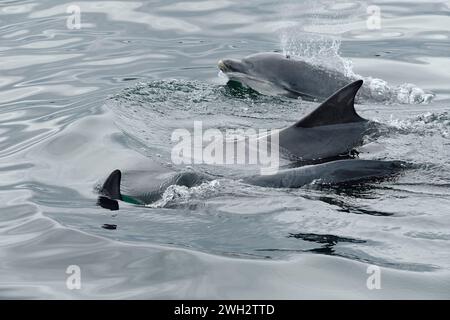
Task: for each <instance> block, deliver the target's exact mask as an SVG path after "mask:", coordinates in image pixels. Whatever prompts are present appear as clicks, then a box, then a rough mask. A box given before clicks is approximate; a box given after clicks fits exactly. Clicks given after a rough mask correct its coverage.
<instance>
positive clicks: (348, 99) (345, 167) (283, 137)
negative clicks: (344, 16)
mask: <svg viewBox="0 0 450 320" xmlns="http://www.w3.org/2000/svg"><path fill="white" fill-rule="evenodd" d="M361 85H362V80H359V81H355V82H353V83H351V84H349V85H347V86H345V87H344V88H342V89H340V90H339V91H337V92H336V93H335V94H333V95H332V96H331V97H330V98H328V99H327V100H326V101H325V102H323V103H322V104H321V105H320V106H319V107H317V108H316V109H315V110H314V111H312V112H311V113H309V114H308V115H307V116H305V117H304V118H302V119H301V120H299V121H298V122H296V123H295V124H293V125H292V126H289V127H287V128H284V129H281V130H280V131H278V135H279V149H280V155H282V156H284V157H287V158H289V159H291V160H295V161H298V160H300V162H301V161H305V160H321V162H322V161H323V159H327V158H332V157H336V156H339V155H341V154H345V153H349V152H350V151H351V150H353V148H355V147H357V146H359V145H361V143H362V139H363V137H364V135H365V133H366V131H367V128H368V123H369V122H368V121H367V120H366V119H363V118H361V117H360V116H359V115H358V114H357V113H356V111H355V108H354V100H355V95H356V93H357V91H358V89H359V88H360V87H361ZM403 167H404V166H403V164H402V163H401V162H397V161H377V160H355V159H350V160H337V161H330V162H325V163H321V164H315V165H308V166H302V167H294V168H290V169H283V170H280V171H278V172H277V173H275V174H272V175H257V174H243V175H242V176H241V177H240V179H241V180H242V181H243V182H244V183H248V184H252V185H258V186H264V187H273V188H298V187H301V186H304V185H306V184H309V183H311V182H313V181H319V182H321V183H326V184H334V183H346V182H354V181H360V180H366V179H378V178H384V177H389V176H392V175H393V174H395V173H396V172H398V171H399V170H400V169H401V168H403ZM213 179H217V177H215V176H213V175H211V174H205V173H202V172H197V171H194V170H187V169H183V170H181V171H176V170H174V169H171V168H167V167H164V166H162V165H159V164H154V165H153V167H152V168H151V170H145V171H128V172H121V171H120V170H115V171H113V172H112V173H111V174H110V175H109V177H108V178H107V179H106V181H105V182H104V184H103V186H102V188H101V189H100V194H101V196H100V197H99V201H98V203H99V205H101V206H102V207H105V208H109V209H112V210H117V209H118V203H117V200H123V201H126V202H130V203H135V204H149V203H152V202H154V201H157V200H158V199H160V198H161V196H162V195H163V193H164V191H165V190H167V188H168V187H169V186H171V185H181V186H186V187H194V186H198V185H200V184H201V183H203V182H206V181H211V180H213Z"/></svg>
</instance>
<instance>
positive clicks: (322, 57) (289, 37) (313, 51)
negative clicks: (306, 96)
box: [280, 26, 434, 104]
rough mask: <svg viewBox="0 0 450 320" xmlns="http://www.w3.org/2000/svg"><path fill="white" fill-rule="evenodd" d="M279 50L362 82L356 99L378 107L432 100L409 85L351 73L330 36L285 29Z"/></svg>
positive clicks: (338, 44) (281, 33)
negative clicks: (380, 104) (379, 104)
mask: <svg viewBox="0 0 450 320" xmlns="http://www.w3.org/2000/svg"><path fill="white" fill-rule="evenodd" d="M280 41H281V48H282V50H283V53H284V54H286V55H291V56H296V57H298V58H300V59H302V60H304V61H306V62H308V63H310V64H313V65H318V66H322V67H325V68H328V69H331V70H336V71H338V72H339V73H341V74H342V77H343V78H348V81H349V82H351V81H355V80H357V79H363V80H364V85H363V87H362V88H361V90H360V92H359V94H358V99H359V100H363V101H368V102H378V103H385V104H389V103H401V104H420V103H429V102H431V100H432V99H433V97H434V94H432V93H426V92H425V91H424V90H423V89H421V88H419V87H417V86H416V85H414V84H411V83H403V84H400V85H397V86H395V85H390V84H389V83H388V82H387V81H385V80H383V79H379V78H373V77H370V76H363V75H360V74H357V73H355V72H354V71H353V63H352V61H351V60H350V59H348V58H344V57H342V56H341V53H340V50H341V44H342V42H341V40H340V39H339V38H337V37H336V36H333V35H328V34H319V33H312V32H306V31H304V30H303V28H302V27H299V26H296V27H288V28H284V29H282V30H281V32H280Z"/></svg>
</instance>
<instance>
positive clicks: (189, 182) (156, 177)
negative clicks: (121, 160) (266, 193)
mask: <svg viewBox="0 0 450 320" xmlns="http://www.w3.org/2000/svg"><path fill="white" fill-rule="evenodd" d="M405 166H406V165H405V163H404V162H401V161H378V160H359V159H350V160H349V159H347V160H336V161H331V162H326V163H322V164H318V165H307V166H303V167H298V168H290V169H284V170H280V171H278V172H277V173H276V174H273V175H249V176H244V177H242V178H241V179H240V180H241V181H242V182H244V183H247V184H252V185H257V186H262V187H271V188H299V187H302V186H304V185H307V184H311V183H313V182H316V183H318V184H327V185H329V184H340V183H354V182H361V181H367V180H373V179H382V178H387V177H392V176H393V175H395V174H397V173H398V172H399V171H400V170H401V169H403V168H405ZM122 177H124V178H125V179H122ZM217 178H218V177H215V176H213V175H210V174H205V173H201V172H195V171H191V170H184V171H182V172H176V171H173V170H170V169H166V170H164V172H161V171H158V172H155V171H128V172H124V174H122V172H121V171H120V170H114V171H113V172H112V173H111V174H110V175H109V177H108V178H107V179H106V181H105V182H104V184H103V186H102V187H101V189H100V194H101V196H100V197H99V200H98V204H99V205H100V206H102V207H104V208H108V209H111V210H117V209H118V204H117V201H116V200H122V201H125V202H129V203H133V204H142V205H144V204H150V203H153V202H155V201H157V200H159V199H160V198H161V196H162V195H163V193H164V191H166V190H167V188H168V187H169V186H171V185H179V186H186V187H189V188H190V187H194V186H198V185H200V184H201V183H203V182H207V181H211V180H214V179H217Z"/></svg>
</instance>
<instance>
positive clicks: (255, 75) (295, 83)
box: [218, 52, 354, 101]
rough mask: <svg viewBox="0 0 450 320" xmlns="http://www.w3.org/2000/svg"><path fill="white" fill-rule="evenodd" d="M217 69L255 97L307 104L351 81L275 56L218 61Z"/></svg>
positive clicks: (254, 55) (289, 58) (324, 96)
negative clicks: (285, 98) (303, 100)
mask: <svg viewBox="0 0 450 320" xmlns="http://www.w3.org/2000/svg"><path fill="white" fill-rule="evenodd" d="M218 67H219V69H220V70H221V71H222V72H223V73H224V74H225V75H226V76H227V77H228V79H229V80H231V81H236V82H239V83H241V84H244V85H245V86H248V87H250V88H252V89H253V90H255V91H257V92H259V93H262V94H266V95H283V96H288V97H293V98H296V97H302V98H306V99H308V100H319V101H323V100H324V99H325V98H327V97H329V96H330V95H331V94H333V92H335V91H336V90H337V89H339V88H342V87H343V86H345V85H346V84H348V83H350V82H351V81H353V80H354V79H351V78H350V77H347V76H346V75H344V74H343V73H341V72H338V71H337V70H332V69H329V68H325V67H323V66H318V65H313V64H311V63H308V62H306V61H303V60H301V59H300V58H297V57H295V56H289V55H285V54H282V53H277V52H263V53H256V54H252V55H249V56H247V57H245V58H243V59H242V60H236V59H222V60H220V61H219V62H218Z"/></svg>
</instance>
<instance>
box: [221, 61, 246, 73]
mask: <svg viewBox="0 0 450 320" xmlns="http://www.w3.org/2000/svg"><path fill="white" fill-rule="evenodd" d="M218 67H219V69H220V71H222V72H223V73H225V74H228V73H247V71H248V67H247V66H246V64H245V62H243V61H239V60H236V59H222V60H220V61H219V62H218Z"/></svg>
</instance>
